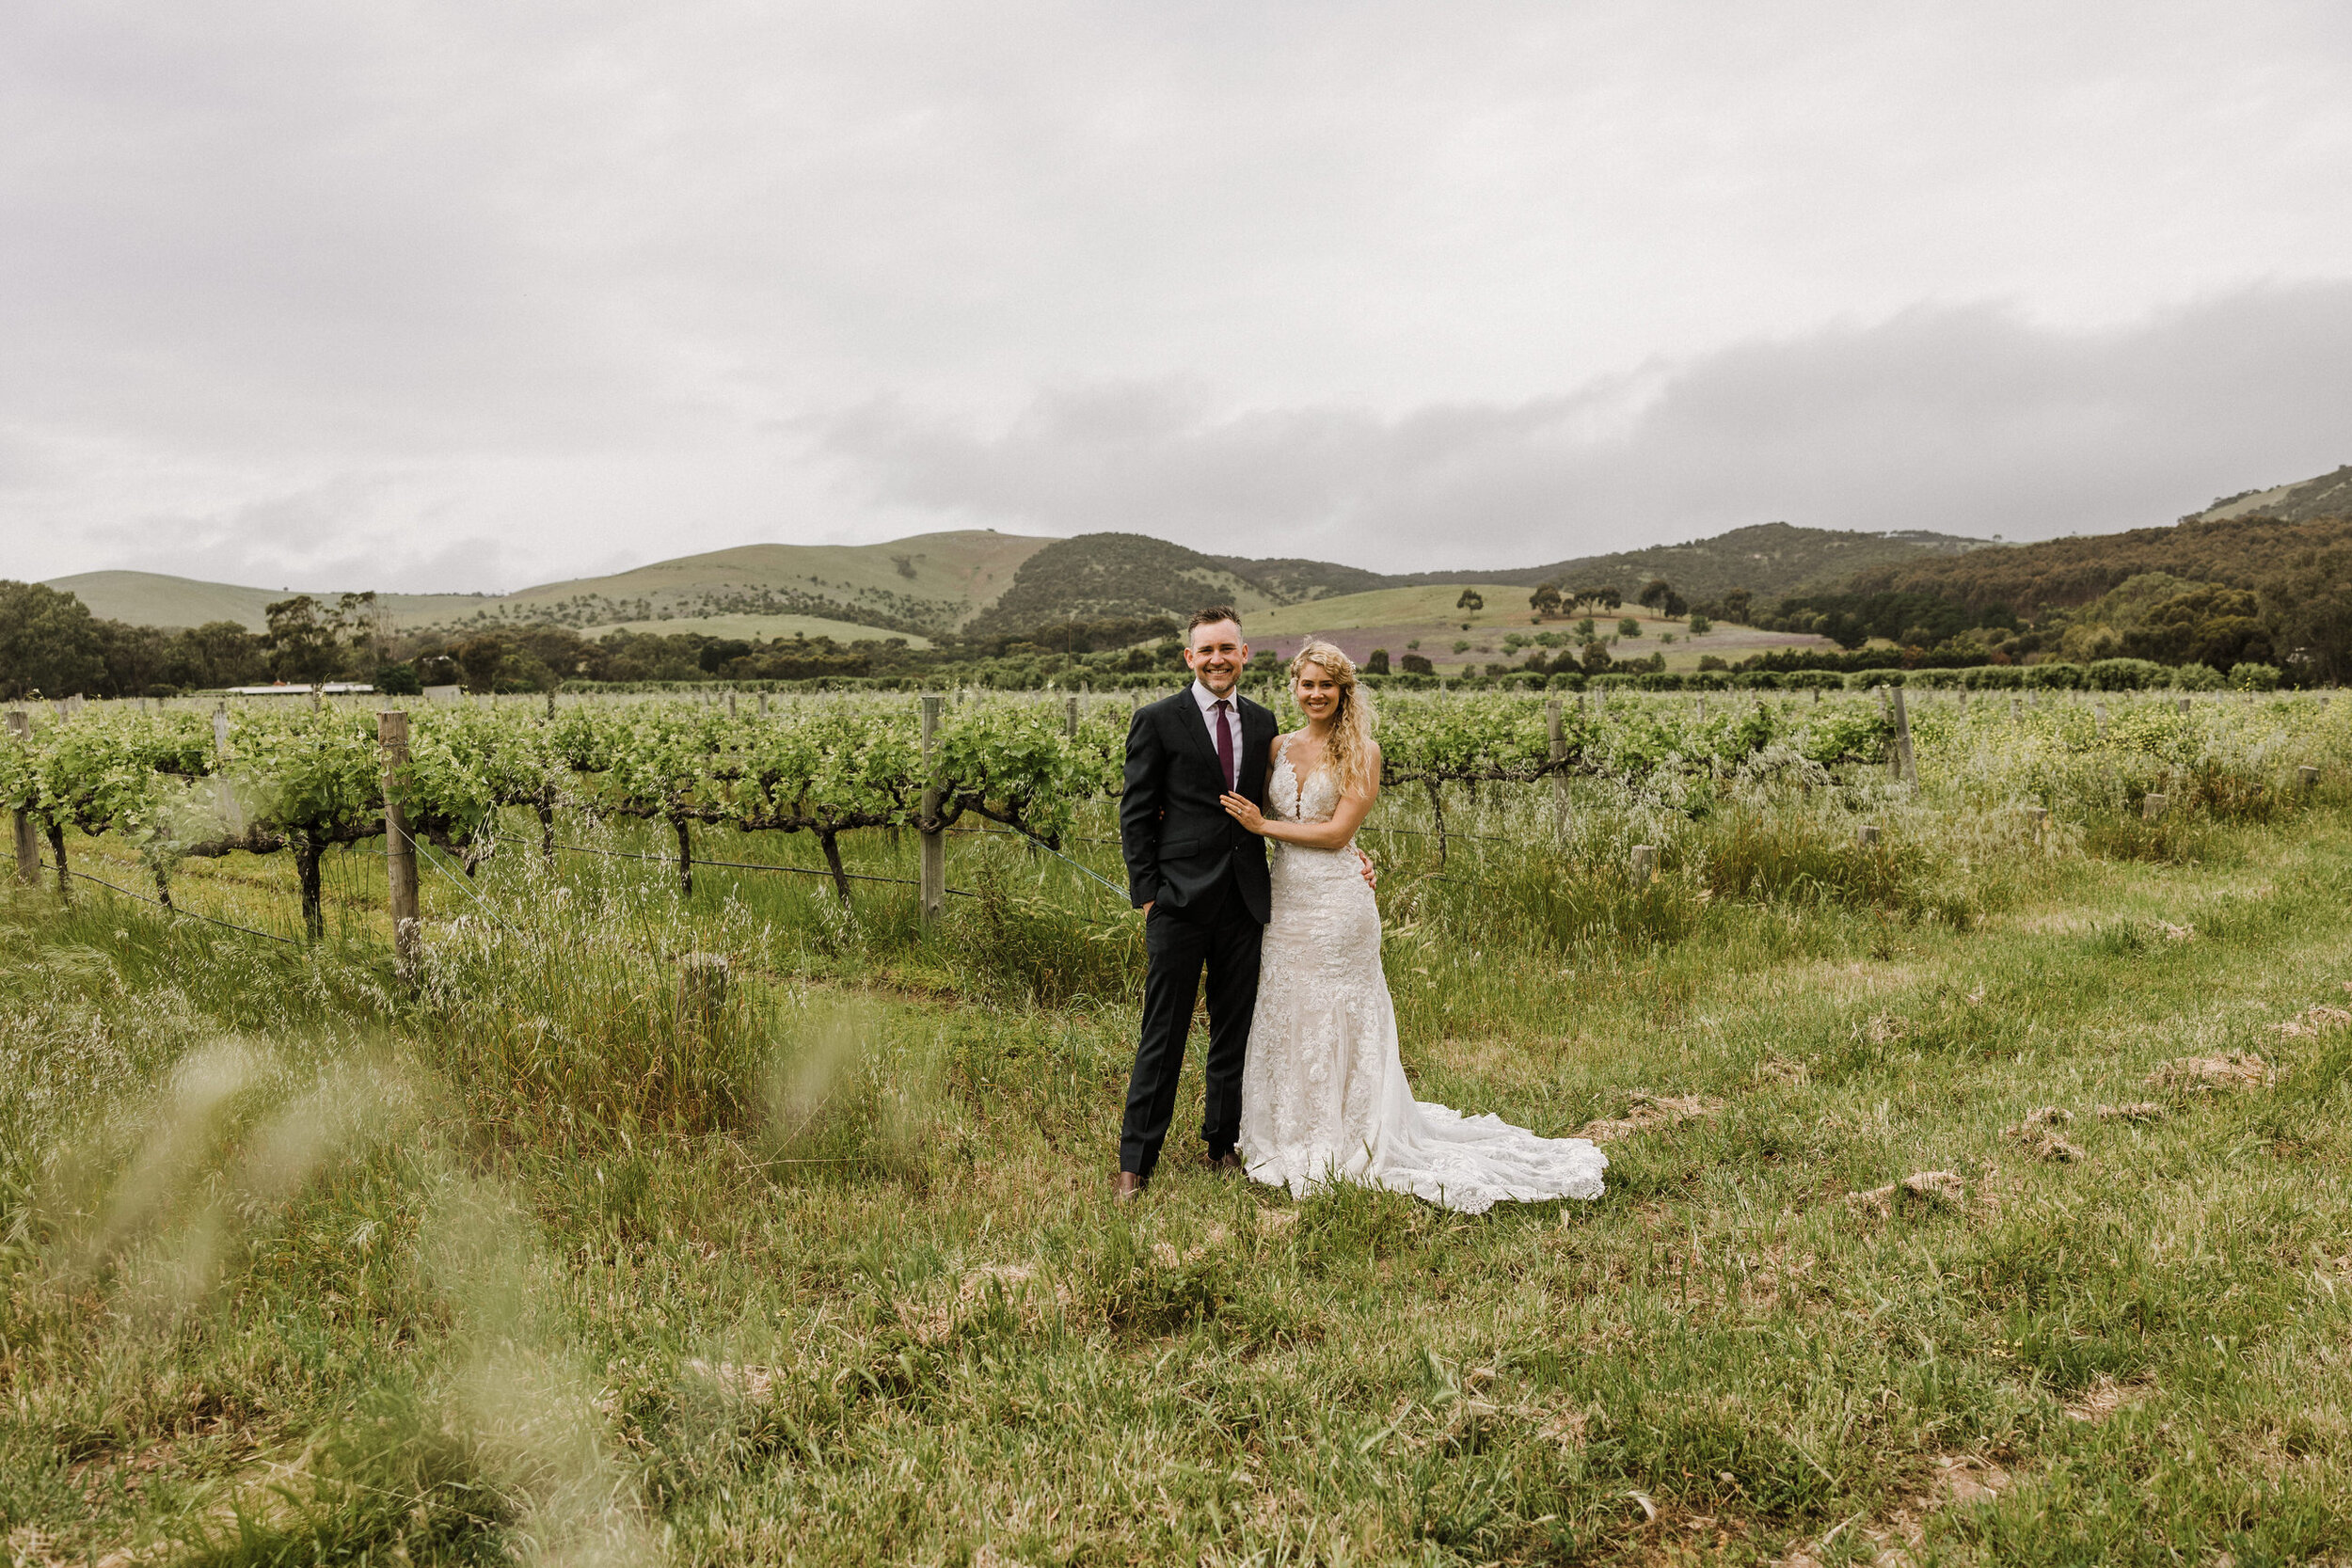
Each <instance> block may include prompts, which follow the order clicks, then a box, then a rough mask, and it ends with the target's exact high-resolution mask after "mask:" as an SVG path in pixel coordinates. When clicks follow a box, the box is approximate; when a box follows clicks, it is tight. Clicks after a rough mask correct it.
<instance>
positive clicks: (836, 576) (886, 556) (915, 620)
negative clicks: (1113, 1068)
mask: <svg viewBox="0 0 2352 1568" xmlns="http://www.w3.org/2000/svg"><path fill="white" fill-rule="evenodd" d="M1981 543H1982V541H1979V540H1970V539H1957V538H1953V537H1951V536H1949V535H1945V534H1931V533H1898V534H1869V533H1839V532H1833V531H1828V530H1824V529H1801V528H1791V527H1789V526H1788V525H1787V524H1785V523H1768V524H1765V525H1762V526H1761V527H1757V528H1749V529H1740V530H1736V531H1733V532H1730V533H1725V534H1721V535H1718V536H1717V537H1715V538H1713V539H1703V540H1699V541H1696V542H1694V543H1692V544H1688V545H1670V546H1659V547H1656V548H1652V549H1645V550H1630V551H1625V552H1621V553H1618V554H1615V555H1603V556H1585V557H1581V558H1578V559H1575V560H1571V561H1563V562H1553V563H1552V564H1550V565H1547V566H1528V567H1512V568H1506V569H1502V570H1498V571H1478V572H1424V573H1416V574H1407V575H1402V576H1398V575H1389V574H1383V573H1379V572H1373V571H1367V570H1365V569H1364V568H1362V567H1358V566H1348V565H1343V564H1341V563H1338V562H1326V561H1307V560H1297V559H1265V560H1260V559H1255V558H1251V557H1246V556H1209V555H1203V554H1201V553H1200V552H1199V551H1196V550H1190V549H1186V548H1185V547H1184V546H1181V545H1172V544H1168V543H1167V542H1166V541H1164V540H1159V539H1153V538H1150V537H1148V536H1146V535H1143V534H1136V533H1088V534H1080V535H1078V536H1077V537H1075V538H1072V539H1042V538H1034V537H1029V536H1025V535H1021V534H1010V533H998V532H995V531H993V530H978V529H973V530H963V531H956V532H946V533H927V534H919V535H916V536H915V537H914V538H910V539H900V540H896V541H893V542H891V543H889V544H882V545H774V544H764V545H745V546H739V547H737V548H734V549H725V550H713V551H709V552H707V553H706V554H702V555H691V556H681V557H679V558H677V559H675V560H671V561H659V562H652V563H651V564H648V565H644V566H640V567H636V568H633V569H631V570H629V571H626V572H616V573H613V574H612V575H611V576H608V577H598V578H571V579H567V580H564V581H560V582H548V583H540V584H538V585H536V586H533V587H530V588H525V589H522V590H519V591H518V592H516V593H513V594H503V595H493V594H389V595H385V601H384V602H385V603H386V604H387V605H388V606H389V608H390V609H391V610H392V613H393V617H394V619H395V621H396V622H397V623H398V624H399V625H400V626H403V627H405V628H411V629H414V628H421V627H427V626H433V627H443V628H448V629H453V630H455V629H462V628H465V627H469V626H499V625H507V626H513V625H519V624H523V623H528V622H548V623H552V624H554V625H557V626H569V627H572V628H574V629H575V630H579V631H583V632H596V631H600V630H603V629H606V628H609V627H613V626H629V627H636V628H645V627H654V628H660V629H664V630H670V631H692V630H703V631H708V632H711V633H712V634H714V635H739V632H740V628H741V627H742V626H745V625H747V624H749V622H748V621H747V619H746V618H749V620H750V621H756V622H761V623H766V622H776V623H777V624H783V622H784V621H786V620H789V621H790V622H791V623H792V624H793V625H795V626H800V625H807V624H813V623H814V622H815V621H824V622H829V623H834V624H837V625H841V626H849V627H850V628H853V629H854V628H867V629H869V630H871V631H874V632H880V633H885V634H887V633H898V634H900V635H903V636H907V637H910V638H914V637H923V638H937V637H940V636H943V635H951V634H955V633H972V634H977V635H997V636H1003V635H1009V634H1010V635H1018V634H1025V633H1027V632H1029V631H1031V630H1033V629H1035V628H1037V627H1040V626H1049V625H1053V624H1056V623H1059V622H1064V621H1067V620H1070V619H1072V618H1073V617H1074V618H1077V619H1081V620H1101V619H1106V618H1114V617H1117V618H1128V617H1149V616H1162V615H1167V616H1175V617H1179V618H1181V617H1183V616H1184V615H1186V614H1189V613H1190V612H1191V611H1192V610H1195V609H1198V608H1199V607H1200V606H1201V605H1202V604H1210V603H1216V602H1219V601H1225V602H1231V603H1232V604H1233V605H1234V606H1235V607H1236V608H1238V609H1239V610H1242V611H1243V612H1244V613H1245V614H1248V615H1256V614H1258V613H1260V612H1263V611H1265V610H1273V609H1276V608H1278V607H1280V606H1285V605H1297V604H1305V603H1312V602H1318V601H1322V600H1327V599H1331V598H1337V597H1342V596H1349V595H1358V594H1371V593H1378V592H1382V591H1388V590H1409V589H1420V588H1426V589H1430V590H1432V591H1435V590H1438V589H1447V590H1449V592H1448V593H1447V594H1441V595H1439V596H1440V597H1444V598H1446V599H1447V600H1448V604H1447V605H1446V606H1440V607H1438V608H1439V609H1440V610H1443V609H1447V608H1450V604H1451V591H1452V590H1454V589H1456V588H1458V587H1459V586H1460V585H1463V584H1467V583H1480V584H1484V585H1486V586H1488V587H1498V586H1499V587H1501V588H1502V589H1504V590H1506V591H1507V590H1510V589H1513V588H1516V589H1518V590H1519V593H1518V595H1517V596H1518V598H1520V599H1522V600H1523V599H1524V596H1525V593H1524V591H1525V590H1526V589H1527V588H1529V587H1532V586H1533V585H1534V584H1535V583H1538V582H1541V581H1545V580H1547V579H1549V578H1565V579H1567V580H1569V581H1570V582H1571V583H1572V584H1576V585H1582V584H1588V583H1598V582H1614V583H1615V584H1616V586H1617V587H1618V588H1619V589H1620V590H1621V591H1623V592H1624V593H1626V594H1632V593H1633V592H1634V591H1635V590H1636V589H1638V588H1639V587H1640V586H1641V584H1642V583H1644V582H1645V581H1647V580H1648V579H1649V578H1652V577H1664V578H1668V579H1670V580H1671V581H1672V582H1673V583H1674V584H1675V586H1676V587H1677V588H1678V589H1680V590H1681V591H1682V593H1683V594H1685V596H1687V597H1690V598H1692V599H1705V598H1708V597H1711V596H1714V595H1717V594H1721V593H1723V592H1724V591H1725V590H1726V589H1730V588H1735V587H1739V588H1747V589H1749V590H1751V591H1752V592H1754V593H1756V594H1760V595H1761V594H1781V593H1787V592H1789V591H1791V590H1793V589H1796V588H1798V587H1801V586H1805V585H1810V584H1815V583H1820V582H1822V581H1825V580H1829V579H1832V578H1840V577H1845V576H1851V574H1852V573H1854V572H1855V571H1858V570H1861V569H1864V568H1866V567H1878V566H1884V565H1896V564H1901V563H1904V562H1914V561H1918V560H1921V559H1928V560H1933V559H1938V558H1942V557H1946V556H1950V555H1953V554H1956V553H1958V552H1961V551H1963V550H1974V549H1976V548H1977V547H1978V546H1979V545H1980V544H1981ZM50 586H52V587H56V588H62V589H67V590H70V591H72V592H73V593H74V594H78V595H80V597H81V599H82V602H83V603H85V604H87V606H89V608H90V610H91V612H92V613H93V614H96V615H100V616H103V617H105V618H108V619H113V620H120V621H127V622H130V623H132V624H134V625H140V626H201V625H203V624H204V623H206V622H209V621H234V622H236V623H237V624H239V625H240V626H246V627H248V628H250V629H253V630H260V629H261V628H262V625H263V620H262V609H263V607H264V606H266V605H268V604H269V603H271V602H272V601H274V600H277V599H279V598H283V597H285V596H286V594H285V591H284V590H282V589H262V588H244V587H236V586H232V585H230V584H227V583H213V582H199V581H195V580H193V579H190V578H174V577H166V576H162V575H160V574H157V573H151V572H86V573H82V574H80V575H78V576H74V577H69V578H56V579H54V580H53V581H52V582H51V584H50ZM323 596H326V597H330V598H331V597H332V596H333V595H332V594H326V595H323ZM1506 596H1508V595H1507V594H1506ZM1438 618H1439V619H1442V615H1440V616H1439V617H1438Z"/></svg>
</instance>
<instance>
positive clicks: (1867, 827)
mask: <svg viewBox="0 0 2352 1568" xmlns="http://www.w3.org/2000/svg"><path fill="white" fill-rule="evenodd" d="M1859 836H1860V838H1861V841H1862V847H1864V848H1865V849H1875V848H1877V847H1879V830H1878V824H1877V823H1875V822H1865V823H1864V824H1863V825H1862V832H1861V833H1860V835H1859Z"/></svg>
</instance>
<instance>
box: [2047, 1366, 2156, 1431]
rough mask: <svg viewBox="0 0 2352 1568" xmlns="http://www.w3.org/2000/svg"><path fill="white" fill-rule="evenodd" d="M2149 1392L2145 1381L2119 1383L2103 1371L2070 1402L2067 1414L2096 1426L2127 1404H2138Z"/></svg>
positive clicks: (2072, 1418) (2070, 1417)
mask: <svg viewBox="0 0 2352 1568" xmlns="http://www.w3.org/2000/svg"><path fill="white" fill-rule="evenodd" d="M2147 1393H2148V1385H2147V1384H2145V1383H2118V1382H2116V1381H2115V1379H2113V1378H2111V1377H2109V1376H2108V1375H2107V1374H2106V1373H2105V1372H2101V1373H2100V1374H2099V1375H2098V1376H2097V1377H2096V1378H2094V1379H2092V1380H2091V1384H2090V1387H2088V1388H2086V1389H2084V1390H2083V1392H2082V1394H2081V1396H2080V1397H2079V1398H2077V1399H2074V1400H2071V1401H2069V1402H2068V1403H2067V1406H2066V1414H2067V1417H2068V1418H2069V1419H2071V1420H2076V1421H2082V1422H2085V1423H2087V1424H2090V1425H2092V1426H2096V1425H2097V1424H2098V1423H2100V1422H2101V1421H2104V1420H2106V1418H2108V1417H2110V1416H2112V1415H2114V1414H2115V1413H2116V1412H2117V1411H2119V1410H2121V1409H2122V1408H2123V1407H2124V1406H2125V1405H2127V1404H2137V1402H2139V1401H2140V1400H2141V1399H2143V1398H2145V1397H2146V1395H2147Z"/></svg>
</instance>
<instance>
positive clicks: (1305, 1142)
mask: <svg viewBox="0 0 2352 1568" xmlns="http://www.w3.org/2000/svg"><path fill="white" fill-rule="evenodd" d="M1291 694H1292V695H1293V696H1294V697H1295V699H1296V700H1297V703H1298V705H1299V707H1300V708H1301V709H1302V710H1303V711H1304V712H1305V713H1306V715H1307V723H1306V727H1305V728H1304V729H1301V730H1298V731H1296V732H1295V733H1293V734H1290V735H1286V736H1280V737H1279V738H1278V739H1277V740H1276V741H1275V743H1274V747H1273V752H1272V755H1271V759H1270V760H1271V780H1270V782H1269V784H1268V786H1267V790H1266V800H1267V804H1268V807H1269V813H1265V814H1262V813H1261V812H1260V811H1259V810H1258V808H1257V807H1256V806H1254V805H1252V804H1251V803H1250V802H1249V801H1248V800H1247V799H1246V798H1244V797H1243V796H1241V795H1238V794H1229V795H1227V796H1225V797H1224V805H1225V809H1226V811H1227V812H1228V813H1230V814H1231V815H1232V817H1233V819H1234V820H1235V821H1237V822H1239V823H1240V824H1241V825H1242V826H1243V827H1245V828H1247V829H1248V830H1249V831H1250V832H1253V833H1257V834H1260V835H1262V836H1263V837H1265V838H1268V839H1271V840H1273V841H1274V856H1273V878H1274V918H1273V920H1272V921H1271V922H1269V923H1268V925H1267V926H1266V930H1265V948H1264V957H1263V960H1262V964H1261V968H1260V971H1259V978H1258V1009H1257V1012H1256V1014H1255V1015H1254V1017H1253V1019H1252V1021H1251V1023H1250V1027H1249V1053H1248V1057H1247V1058H1246V1059H1245V1062H1244V1065H1243V1068H1242V1088H1241V1105H1242V1113H1241V1146H1242V1150H1243V1154H1244V1157H1245V1159H1246V1161H1247V1163H1248V1171H1249V1174H1250V1176H1251V1177H1252V1178H1254V1179H1255V1180H1260V1181H1263V1182H1265V1183H1267V1184H1268V1185H1270V1186H1282V1185H1287V1186H1288V1187H1289V1188H1290V1190H1291V1194H1292V1196H1295V1197H1303V1196H1307V1195H1308V1194H1309V1193H1311V1192H1313V1191H1314V1190H1315V1189H1316V1188H1318V1187H1320V1186H1321V1185H1323V1183H1325V1182H1326V1181H1330V1180H1340V1181H1359V1182H1365V1183H1368V1184H1370V1185H1372V1186H1375V1187H1386V1188H1390V1189H1391V1190H1393V1191H1396V1192H1405V1193H1412V1194H1414V1195H1416V1196H1420V1197H1423V1198H1426V1199H1428V1200H1429V1201H1430V1202H1432V1203H1437V1204H1441V1205H1443V1206H1444V1207H1446V1208H1448V1209H1459V1210H1464V1211H1467V1212H1470V1213H1478V1212H1483V1211H1485V1210H1486V1209H1489V1208H1491V1207H1493V1206H1494V1205H1495V1204H1496V1203H1498V1202H1502V1201H1506V1200H1514V1199H1516V1200H1518V1201H1521V1202H1534V1201H1538V1200H1541V1199H1545V1198H1558V1197H1583V1198H1592V1197H1598V1196H1600V1191H1601V1178H1600V1173H1601V1171H1602V1169H1603V1168H1604V1167H1606V1166H1607V1165H1608V1164H1609V1159H1608V1156H1607V1155H1605V1154H1603V1153H1601V1151H1600V1150H1599V1149H1597V1148H1594V1147H1593V1146H1592V1145H1591V1144H1589V1143H1587V1142H1585V1141H1584V1140H1583V1139H1581V1138H1539V1137H1537V1136H1536V1135H1535V1134H1534V1133H1533V1132H1528V1131H1527V1130H1526V1129H1524V1128H1519V1127H1513V1126H1511V1125H1510V1124H1509V1123H1508V1122H1505V1121H1504V1120H1502V1118H1501V1117H1495V1116H1484V1117H1465V1116H1463V1115H1462V1114H1461V1113H1460V1112H1458V1111H1453V1110H1449V1109H1447V1108H1446V1107H1445V1106H1443V1105H1432V1104H1428V1103H1426V1102H1423V1101H1416V1100H1414V1099H1413V1094H1412V1089H1411V1086H1410V1085H1407V1084H1406V1082H1405V1068H1404V1063H1403V1061H1402V1060H1401V1059H1400V1058H1399V1056H1398V1054H1397V1041H1396V1010H1395V1008H1394V1006H1392V1005H1391V1003H1390V1000H1389V985H1388V980H1387V977H1386V976H1385V975H1384V974H1382V973H1381V968H1380V911H1379V908H1378V906H1376V905H1375V903H1374V902H1373V895H1372V889H1371V888H1369V887H1368V886H1366V885H1365V883H1364V879H1363V877H1362V876H1361V874H1360V872H1359V866H1358V862H1357V860H1356V857H1355V855H1354V854H1353V853H1351V852H1350V851H1351V850H1352V849H1353V848H1354V845H1355V838H1356V830H1357V829H1358V828H1359V826H1361V825H1362V823H1363V820H1364V816H1365V814H1366V813H1367V812H1369V811H1371V810H1372V803H1373V801H1375V800H1377V799H1378V798H1379V795H1380V748H1379V747H1378V746H1377V745H1376V744H1375V742H1374V740H1373V738H1372V726H1373V711H1372V698H1371V693H1370V692H1369V691H1367V690H1365V689H1363V688H1362V687H1359V685H1357V683H1356V666H1355V664H1354V662H1353V661H1351V660H1350V659H1349V658H1348V657H1347V656H1346V655H1345V654H1343V653H1342V652H1340V650H1339V649H1337V648H1335V647H1333V646H1331V644H1329V643H1328V642H1321V641H1312V642H1309V643H1308V644H1307V645H1306V646H1305V647H1304V648H1301V649H1300V650H1299V652H1298V657H1295V658H1294V659H1292V660H1291Z"/></svg>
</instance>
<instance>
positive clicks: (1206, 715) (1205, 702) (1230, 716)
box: [1192, 679, 1241, 785]
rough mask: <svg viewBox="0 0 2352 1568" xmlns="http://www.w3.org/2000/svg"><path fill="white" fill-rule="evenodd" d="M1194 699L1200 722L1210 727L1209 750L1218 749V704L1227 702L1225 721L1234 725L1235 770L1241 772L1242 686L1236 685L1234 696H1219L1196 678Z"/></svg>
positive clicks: (1193, 685) (1234, 782)
mask: <svg viewBox="0 0 2352 1568" xmlns="http://www.w3.org/2000/svg"><path fill="white" fill-rule="evenodd" d="M1192 700H1193V702H1194V704H1195V705H1197V706H1199V708H1200V722H1201V723H1202V724H1203V725H1204V726H1206V727H1207V729H1208V732H1209V750H1210V751H1212V752H1215V751H1216V705H1217V704H1219V703H1223V704H1225V722H1226V723H1228V724H1230V725H1232V735H1233V771H1234V773H1235V774H1239V773H1240V772H1241V688H1240V686H1238V685H1236V686H1235V687H1234V688H1233V694H1232V696H1230V697H1219V696H1218V695H1217V694H1216V692H1214V691H1212V690H1210V689H1208V688H1207V687H1205V686H1203V685H1201V684H1200V681H1199V680H1198V679H1195V680H1194V681H1193V683H1192ZM1227 782H1228V783H1229V784H1236V785H1237V784H1239V783H1240V780H1239V779H1238V778H1235V779H1231V780H1228V781H1227Z"/></svg>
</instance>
